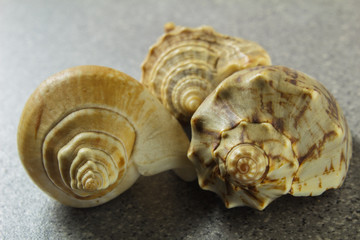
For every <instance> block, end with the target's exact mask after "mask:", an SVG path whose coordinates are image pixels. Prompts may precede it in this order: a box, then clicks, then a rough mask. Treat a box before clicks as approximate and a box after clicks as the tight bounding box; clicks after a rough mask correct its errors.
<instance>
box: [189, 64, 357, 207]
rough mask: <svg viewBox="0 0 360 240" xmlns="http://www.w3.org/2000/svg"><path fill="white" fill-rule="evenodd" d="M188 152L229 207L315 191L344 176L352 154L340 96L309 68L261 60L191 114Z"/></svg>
mask: <svg viewBox="0 0 360 240" xmlns="http://www.w3.org/2000/svg"><path fill="white" fill-rule="evenodd" d="M191 126H192V140H191V143H190V149H189V151H188V157H189V158H190V159H191V161H192V162H193V163H194V164H195V166H196V169H197V173H198V180H199V185H200V186H201V187H202V188H204V189H207V190H211V191H213V192H215V193H217V194H218V195H219V196H220V197H221V198H222V199H223V200H224V202H225V205H226V207H228V208H231V207H236V206H250V207H253V208H257V209H264V208H265V207H266V206H267V205H268V204H269V203H270V202H271V201H273V200H274V199H276V198H278V197H280V196H281V195H284V194H287V193H290V194H292V195H294V196H315V195H320V194H321V193H323V192H324V191H326V190H328V189H332V188H338V187H340V186H341V185H342V183H343V182H344V179H345V176H346V173H347V171H348V168H349V164H350V158H351V154H352V142H351V141H352V140H351V135H350V130H349V128H348V125H347V122H346V120H345V117H344V115H343V112H342V110H341V109H340V107H339V105H338V103H337V102H336V100H335V98H334V97H333V96H332V95H331V94H330V93H329V91H328V90H326V88H325V87H324V86H323V85H322V84H321V83H319V82H318V81H316V80H315V79H313V78H312V77H309V76H307V75H306V74H304V73H301V72H299V71H296V70H293V69H290V68H287V67H282V66H270V67H256V68H253V69H247V70H242V71H239V72H236V73H234V74H233V75H231V76H230V77H228V78H227V79H225V80H224V81H223V82H222V83H221V84H220V85H219V86H218V87H217V88H216V89H215V91H214V92H212V93H211V94H210V95H209V97H208V98H207V99H206V100H205V101H204V102H203V103H202V104H201V106H200V107H199V108H198V110H197V111H196V112H195V114H194V115H193V117H192V119H191Z"/></svg>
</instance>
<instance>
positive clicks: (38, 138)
mask: <svg viewBox="0 0 360 240" xmlns="http://www.w3.org/2000/svg"><path fill="white" fill-rule="evenodd" d="M168 144H170V146H169V145H168ZM188 144H189V142H188V139H187V137H186V135H185V133H184V132H183V130H182V127H181V125H180V124H179V123H178V122H177V121H176V119H175V118H174V117H173V116H171V114H170V113H168V111H167V110H166V109H165V108H164V106H163V105H162V104H161V103H160V102H159V101H158V100H157V99H156V98H155V97H154V96H153V95H152V94H151V93H150V92H149V91H148V90H147V89H146V88H144V87H143V86H142V85H141V84H140V83H139V82H137V81H136V80H134V79H132V78H131V77H129V76H128V75H126V74H124V73H122V72H119V71H116V70H114V69H110V68H106V67H100V66H79V67H74V68H70V69H66V70H64V71H62V72H60V73H57V74H55V75H53V76H51V77H49V78H48V79H47V80H46V81H44V82H43V83H42V84H40V86H39V87H38V88H37V89H36V91H35V92H34V93H33V94H32V95H31V96H30V98H29V100H28V101H27V103H26V105H25V107H24V110H23V114H22V117H21V120H20V123H19V128H18V149H19V155H20V158H21V160H22V163H23V165H24V167H25V169H26V170H27V172H28V174H29V175H30V177H31V178H32V179H33V181H34V182H35V183H36V184H37V185H38V186H39V187H40V188H41V189H42V190H43V191H45V192H46V193H48V194H49V195H50V196H52V197H53V198H55V199H57V200H58V201H60V202H61V203H63V204H65V205H69V206H73V207H92V206H96V205H100V204H103V203H105V202H107V201H109V200H111V199H113V198H115V197H116V196H118V195H119V194H121V193H122V192H124V191H125V190H127V189H128V188H129V187H131V186H132V184H134V183H135V181H136V180H137V178H138V177H139V176H140V175H146V176H149V175H154V174H157V173H160V172H162V171H166V170H170V169H174V170H176V171H175V172H176V173H177V174H178V175H179V176H180V177H182V178H184V179H185V180H191V179H192V178H193V177H194V174H195V173H194V169H193V167H192V165H191V163H190V162H189V161H188V160H187V159H186V151H187V149H188Z"/></svg>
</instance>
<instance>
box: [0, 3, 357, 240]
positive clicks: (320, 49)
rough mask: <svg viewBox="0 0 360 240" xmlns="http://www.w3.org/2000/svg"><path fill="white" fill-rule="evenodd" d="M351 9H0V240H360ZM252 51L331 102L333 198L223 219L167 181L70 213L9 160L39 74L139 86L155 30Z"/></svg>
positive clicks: (214, 204)
mask: <svg viewBox="0 0 360 240" xmlns="http://www.w3.org/2000/svg"><path fill="white" fill-rule="evenodd" d="M359 10H360V1H356V0H354V1H268V0H262V1H250V0H249V1H234V0H226V1H225V0H223V1H221V0H214V1H195V0H182V1H175V0H172V1H161V0H152V1H146V2H145V1H141V2H140V1H130V0H129V1H115V0H114V1H95V0H90V1H85V0H82V1H40V0H33V1H25V0H24V1H10V0H8V1H6V0H0V89H1V92H0V126H1V128H0V239H100V238H102V239H165V238H168V239H261V238H263V239H356V238H358V239H359V238H360V222H359V219H360V197H359V191H360V184H359V182H360V177H359V172H360V163H359V161H360V159H359V154H360V121H359V119H360V101H359V98H360V80H359V76H360V64H359V63H360V62H359V59H360V40H359V39H360V24H359V23H360V15H359ZM167 21H174V22H175V23H177V24H181V25H186V26H191V27H196V26H199V25H202V24H207V25H212V26H213V27H214V28H215V29H216V30H217V31H219V32H221V33H224V34H229V35H234V36H239V37H243V38H246V39H250V40H253V41H256V42H258V43H260V44H261V45H262V46H264V48H265V49H267V50H268V51H269V53H270V55H271V57H272V60H273V64H276V65H286V66H288V67H292V68H295V69H297V70H300V71H303V72H305V73H307V74H309V75H312V76H314V77H315V78H317V79H318V80H319V81H320V82H322V83H323V84H324V85H325V86H326V87H327V88H328V89H329V91H330V92H331V93H333V95H334V96H335V97H336V98H337V100H338V101H339V103H340V105H341V107H342V108H343V110H344V113H345V115H346V117H347V119H348V123H349V126H350V128H351V130H352V134H353V140H354V151H353V158H352V162H351V166H350V171H349V173H348V177H347V178H346V181H345V183H344V185H343V186H342V188H341V189H339V190H336V191H335V190H331V191H328V192H326V193H325V194H323V195H322V196H319V197H313V198H310V197H308V198H295V197H291V196H284V197H282V198H279V199H277V200H276V201H274V202H273V203H272V204H270V206H269V207H268V208H267V209H265V210H264V211H262V212H260V211H257V210H253V209H250V208H236V209H231V210H228V209H225V207H224V206H223V203H222V202H221V200H220V199H218V198H217V196H216V195H215V194H213V193H210V192H206V191H203V190H201V189H200V188H199V187H198V185H197V183H196V182H193V183H185V182H182V181H181V180H180V179H178V178H177V177H176V176H175V175H174V174H172V173H171V172H167V173H163V174H160V175H157V176H154V177H147V178H145V177H143V178H141V179H139V181H138V182H137V183H136V184H135V185H134V186H133V187H132V188H131V189H129V190H128V191H126V192H125V193H124V194H123V195H121V196H120V197H118V198H117V199H115V200H113V201H111V202H109V203H107V204H105V205H103V206H100V207H95V208H92V209H73V208H69V207H65V206H62V205H61V204H59V203H57V202H56V201H54V200H52V199H49V198H48V197H47V196H46V195H45V194H44V193H42V192H41V191H40V190H38V188H37V187H36V186H35V185H34V184H33V183H32V182H31V180H30V178H29V177H28V176H27V174H26V172H25V171H24V169H23V168H22V166H21V163H20V160H19V158H18V154H17V149H16V128H17V124H18V121H19V117H20V114H21V111H22V107H23V106H24V104H25V101H26V100H27V98H28V97H29V95H30V94H31V93H32V92H33V91H34V89H35V88H36V87H37V85H38V84H39V83H40V82H41V81H42V80H44V79H45V78H47V77H48V76H49V75H52V74H53V73H56V72H58V71H60V70H63V69H66V68H68V67H71V66H75V65H83V64H96V65H104V66H109V67H113V68H116V69H119V70H122V71H124V72H126V73H127V74H129V75H131V76H133V77H135V78H137V79H139V78H140V75H141V71H140V68H139V65H140V63H141V62H142V60H143V59H144V57H145V55H146V53H147V49H148V47H149V46H150V45H152V44H153V43H154V42H155V40H156V39H157V38H158V37H159V36H160V34H161V33H162V30H163V29H162V27H163V24H164V23H165V22H167Z"/></svg>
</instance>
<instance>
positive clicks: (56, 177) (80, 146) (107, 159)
mask: <svg viewBox="0 0 360 240" xmlns="http://www.w3.org/2000/svg"><path fill="white" fill-rule="evenodd" d="M135 139H136V133H135V129H134V128H133V126H132V125H131V123H129V121H128V120H126V118H125V117H124V116H122V115H121V114H120V113H117V112H114V111H111V110H108V109H105V108H84V109H79V110H76V111H74V112H71V113H70V114H68V115H67V116H66V117H64V118H63V119H61V121H60V122H58V123H57V124H56V125H55V126H53V128H52V129H51V130H50V132H49V133H48V134H47V135H46V136H45V140H44V143H43V147H42V149H43V150H42V152H43V165H44V168H45V170H46V172H47V175H48V177H49V178H50V179H51V181H52V182H53V183H54V184H55V185H56V186H57V187H59V188H60V189H62V190H63V191H65V192H67V193H69V194H72V195H73V196H74V197H77V198H86V199H93V198H98V197H99V196H102V195H104V194H107V192H109V191H111V190H112V189H113V188H114V187H116V186H117V185H118V184H120V182H121V180H122V179H123V177H124V176H125V175H126V171H127V165H128V164H129V165H130V164H131V163H130V162H129V160H130V157H131V151H132V148H133V145H134V142H135Z"/></svg>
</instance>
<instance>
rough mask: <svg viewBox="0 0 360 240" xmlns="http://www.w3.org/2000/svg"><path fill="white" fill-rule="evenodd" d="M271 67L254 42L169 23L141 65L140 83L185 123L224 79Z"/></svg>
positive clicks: (264, 54) (268, 59) (204, 27)
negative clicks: (238, 72) (253, 68)
mask: <svg viewBox="0 0 360 240" xmlns="http://www.w3.org/2000/svg"><path fill="white" fill-rule="evenodd" d="M270 64H271V61H270V57H269V55H268V54H267V53H266V51H265V50H264V49H263V48H262V47H261V46H259V45H258V44H257V43H255V42H251V41H248V40H244V39H241V38H234V37H230V36H226V35H222V34H219V33H217V32H215V31H214V30H213V29H212V28H211V27H209V26H203V27H199V28H186V27H181V26H175V25H173V24H172V23H168V24H166V25H165V34H164V35H163V36H162V37H161V38H160V39H159V40H158V41H157V42H156V43H155V44H154V45H153V46H152V47H151V48H150V51H149V53H148V55H147V57H146V59H145V61H144V62H143V64H142V80H141V81H142V83H143V84H144V85H145V86H146V87H147V88H149V89H150V90H151V92H152V93H153V94H154V95H155V96H157V97H158V99H160V101H161V102H162V103H163V104H164V105H165V106H166V108H167V109H168V110H169V111H170V112H171V113H172V114H173V115H174V116H175V117H176V118H177V119H179V120H181V121H183V122H188V121H189V120H190V118H191V116H192V114H193V113H194V112H195V110H196V109H197V108H198V106H199V105H200V104H201V102H202V101H203V100H204V99H205V98H206V96H207V95H208V94H210V92H211V91H212V90H213V89H214V88H215V87H216V86H217V85H218V84H219V83H220V82H221V81H222V80H223V79H225V78H226V77H227V76H229V75H231V74H232V73H233V72H235V71H238V70H241V69H244V68H250V67H255V66H259V65H270Z"/></svg>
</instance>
